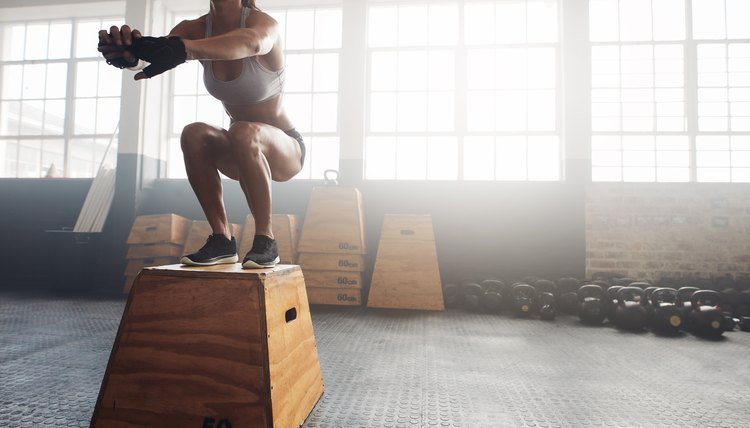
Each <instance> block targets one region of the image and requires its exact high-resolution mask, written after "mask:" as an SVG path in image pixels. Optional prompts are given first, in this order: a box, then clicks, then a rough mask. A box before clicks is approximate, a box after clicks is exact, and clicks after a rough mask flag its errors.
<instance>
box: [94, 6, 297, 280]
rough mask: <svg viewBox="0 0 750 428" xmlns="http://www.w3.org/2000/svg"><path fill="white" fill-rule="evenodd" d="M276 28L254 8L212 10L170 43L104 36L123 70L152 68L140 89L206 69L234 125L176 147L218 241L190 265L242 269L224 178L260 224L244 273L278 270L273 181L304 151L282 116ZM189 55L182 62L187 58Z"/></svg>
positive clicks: (191, 130)
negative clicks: (190, 64)
mask: <svg viewBox="0 0 750 428" xmlns="http://www.w3.org/2000/svg"><path fill="white" fill-rule="evenodd" d="M278 29H279V27H278V24H277V23H276V21H275V20H274V19H273V18H271V17H270V16H269V15H267V14H265V13H263V12H261V11H260V10H259V9H258V8H257V7H256V6H255V4H254V0H249V1H247V0H244V1H241V0H211V8H210V11H209V13H208V14H206V15H203V16H201V17H200V18H198V19H194V20H188V21H183V22H181V23H179V24H178V25H177V26H176V27H174V28H173V29H172V31H171V32H170V33H169V35H168V36H167V37H166V38H164V37H162V38H153V37H145V36H141V35H140V33H139V32H138V31H137V30H132V31H131V29H130V28H129V27H128V26H123V27H122V28H120V29H118V28H117V27H112V28H111V29H110V32H109V33H107V32H106V31H105V30H102V31H100V32H99V39H100V41H99V43H100V47H99V50H100V51H101V52H102V53H103V54H104V56H105V58H106V59H107V62H109V63H110V64H113V65H115V66H118V67H120V68H122V67H124V66H128V65H133V64H134V63H136V62H137V61H136V58H139V59H145V60H147V61H151V65H149V66H148V67H146V68H145V69H143V70H142V71H139V72H138V73H137V74H136V75H135V79H136V80H139V79H144V78H148V77H152V76H153V75H156V74H159V73H161V72H163V71H166V70H167V69H169V68H172V67H175V66H177V65H179V63H181V62H184V61H185V60H200V61H201V63H202V64H203V67H204V74H203V78H204V82H205V85H206V89H207V90H208V92H209V93H210V94H211V95H213V96H214V97H215V98H217V99H219V100H220V101H221V102H222V104H223V105H224V109H225V110H226V112H227V114H228V115H229V117H230V118H231V124H230V126H229V129H221V128H217V127H215V126H212V125H208V124H206V123H201V122H197V123H192V124H189V125H187V126H186V127H185V128H184V129H183V131H182V135H181V137H180V143H181V146H182V152H183V156H184V159H185V169H186V171H187V176H188V180H189V182H190V185H191V186H192V188H193V191H194V192H195V195H196V197H197V198H198V202H199V203H200V205H201V207H202V208H203V212H204V213H205V215H206V219H207V220H208V222H209V224H210V225H211V228H212V230H213V234H212V235H211V236H209V237H208V240H207V241H206V244H205V245H204V246H203V247H202V248H201V249H200V250H198V251H197V252H195V253H192V254H187V255H185V256H183V257H182V259H181V260H180V262H181V263H184V264H187V265H201V266H206V265H214V264H219V263H236V262H237V261H238V256H237V244H236V241H235V239H234V237H232V236H231V231H230V228H229V220H228V219H227V214H226V210H225V207H224V201H223V198H222V184H221V179H220V178H219V172H221V173H222V174H224V175H226V176H227V177H229V178H232V179H234V180H238V181H239V182H240V187H241V188H242V191H243V192H244V194H245V198H246V199H247V203H248V205H249V207H250V211H251V212H252V214H253V217H254V219H255V238H254V240H253V246H252V249H251V250H250V252H248V253H247V255H245V258H244V259H243V263H242V267H243V268H265V267H270V266H274V265H275V264H276V263H278V262H279V257H278V250H277V248H276V241H275V240H274V236H273V231H272V228H271V180H274V181H287V180H289V179H291V178H292V177H294V176H295V175H296V174H297V173H298V172H299V171H300V170H301V169H302V165H303V163H304V159H305V145H304V143H303V141H302V137H301V136H300V134H299V133H298V132H297V131H295V129H294V126H293V125H292V122H291V121H290V120H289V117H287V115H286V113H285V112H284V108H283V104H282V101H283V94H282V92H283V84H284V56H283V52H282V47H281V40H280V37H279V34H278ZM183 49H184V52H183V51H182V50H183Z"/></svg>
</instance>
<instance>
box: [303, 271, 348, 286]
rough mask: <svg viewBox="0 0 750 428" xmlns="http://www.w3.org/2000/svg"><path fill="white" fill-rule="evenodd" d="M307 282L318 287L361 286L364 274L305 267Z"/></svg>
mask: <svg viewBox="0 0 750 428" xmlns="http://www.w3.org/2000/svg"><path fill="white" fill-rule="evenodd" d="M303 272H304V273H305V284H306V285H307V286H308V287H318V288H361V287H362V274H361V273H360V272H346V271H336V270H310V269H304V270H303Z"/></svg>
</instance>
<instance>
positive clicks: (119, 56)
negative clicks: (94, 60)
mask: <svg viewBox="0 0 750 428" xmlns="http://www.w3.org/2000/svg"><path fill="white" fill-rule="evenodd" d="M139 38H141V32H140V31H138V30H131V29H130V26H128V25H123V26H122V28H117V26H116V25H113V26H112V27H110V29H109V33H107V30H99V46H98V48H97V50H98V51H99V52H101V53H102V56H104V59H106V60H107V64H110V65H112V66H114V67H117V68H129V67H135V66H136V65H138V58H137V57H136V56H135V55H133V53H132V52H131V51H130V49H129V48H130V46H131V45H132V44H133V39H139Z"/></svg>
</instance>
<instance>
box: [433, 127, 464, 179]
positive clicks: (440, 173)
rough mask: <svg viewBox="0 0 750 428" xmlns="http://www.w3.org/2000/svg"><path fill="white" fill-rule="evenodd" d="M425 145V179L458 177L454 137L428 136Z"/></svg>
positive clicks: (456, 149) (456, 144)
mask: <svg viewBox="0 0 750 428" xmlns="http://www.w3.org/2000/svg"><path fill="white" fill-rule="evenodd" d="M427 141H428V145H427V179H428V180H456V179H458V164H457V163H456V159H458V142H457V141H456V139H455V138H454V137H430V138H428V140H427Z"/></svg>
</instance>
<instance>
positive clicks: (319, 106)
mask: <svg viewBox="0 0 750 428" xmlns="http://www.w3.org/2000/svg"><path fill="white" fill-rule="evenodd" d="M312 109H313V110H312V111H313V117H312V123H313V129H312V131H313V132H336V124H337V122H338V121H337V114H338V109H337V96H336V94H314V95H313V106H312Z"/></svg>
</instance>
